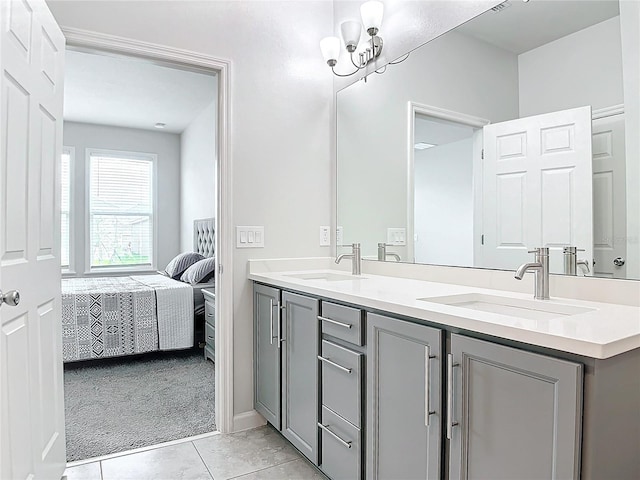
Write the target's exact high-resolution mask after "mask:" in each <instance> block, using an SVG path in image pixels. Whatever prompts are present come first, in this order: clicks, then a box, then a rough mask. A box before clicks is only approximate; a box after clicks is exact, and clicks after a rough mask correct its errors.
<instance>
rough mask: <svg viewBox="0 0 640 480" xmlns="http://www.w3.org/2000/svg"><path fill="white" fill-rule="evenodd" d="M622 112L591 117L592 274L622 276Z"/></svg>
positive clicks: (624, 268) (624, 246)
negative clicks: (595, 117) (603, 116)
mask: <svg viewBox="0 0 640 480" xmlns="http://www.w3.org/2000/svg"><path fill="white" fill-rule="evenodd" d="M624 136H625V128H624V114H620V115H614V116H611V117H605V118H600V119H597V120H594V121H593V237H594V260H595V265H593V270H594V275H597V276H599V277H610V278H626V274H627V265H626V263H625V264H624V265H622V266H616V265H614V263H613V260H614V259H615V258H616V257H622V258H624V259H625V260H626V257H627V242H626V240H625V238H626V236H627V229H626V222H627V220H626V217H627V205H626V189H627V185H626V181H625V176H626V155H625V140H624Z"/></svg>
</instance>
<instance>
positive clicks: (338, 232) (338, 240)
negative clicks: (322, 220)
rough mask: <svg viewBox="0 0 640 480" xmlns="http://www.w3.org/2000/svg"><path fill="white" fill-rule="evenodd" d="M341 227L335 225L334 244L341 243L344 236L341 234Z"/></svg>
mask: <svg viewBox="0 0 640 480" xmlns="http://www.w3.org/2000/svg"><path fill="white" fill-rule="evenodd" d="M342 231H343V230H342V227H340V226H338V227H336V245H338V246H340V245H342V243H343V239H344V236H343V235H342Z"/></svg>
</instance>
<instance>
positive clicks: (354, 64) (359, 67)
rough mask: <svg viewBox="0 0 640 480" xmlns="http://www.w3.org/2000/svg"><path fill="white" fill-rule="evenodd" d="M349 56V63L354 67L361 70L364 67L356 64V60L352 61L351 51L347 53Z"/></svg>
mask: <svg viewBox="0 0 640 480" xmlns="http://www.w3.org/2000/svg"><path fill="white" fill-rule="evenodd" d="M349 58H351V63H352V64H353V66H354V67H356V68H357V69H358V70H362V69H363V68H364V67H363V66H361V65H358V64H357V63H356V62H354V61H353V52H351V53H350V54H349Z"/></svg>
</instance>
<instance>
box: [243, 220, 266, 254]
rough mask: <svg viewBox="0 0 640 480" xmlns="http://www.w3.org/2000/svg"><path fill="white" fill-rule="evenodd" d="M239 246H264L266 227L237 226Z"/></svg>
mask: <svg viewBox="0 0 640 480" xmlns="http://www.w3.org/2000/svg"><path fill="white" fill-rule="evenodd" d="M236 247H237V248H264V227H263V226H260V225H253V226H237V227H236Z"/></svg>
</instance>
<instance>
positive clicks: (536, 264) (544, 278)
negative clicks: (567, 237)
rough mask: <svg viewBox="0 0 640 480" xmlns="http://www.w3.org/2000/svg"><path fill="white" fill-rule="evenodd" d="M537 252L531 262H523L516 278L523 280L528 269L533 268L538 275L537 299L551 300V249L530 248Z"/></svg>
mask: <svg viewBox="0 0 640 480" xmlns="http://www.w3.org/2000/svg"><path fill="white" fill-rule="evenodd" d="M529 253H535V254H536V256H535V259H534V261H533V262H530V263H523V264H522V265H520V266H519V267H518V270H516V274H515V278H516V280H522V278H523V277H524V274H525V273H526V272H527V271H528V270H533V272H534V273H535V275H536V286H535V291H534V294H533V297H534V298H535V299H536V300H549V249H548V248H547V247H540V248H536V249H535V250H530V251H529Z"/></svg>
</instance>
